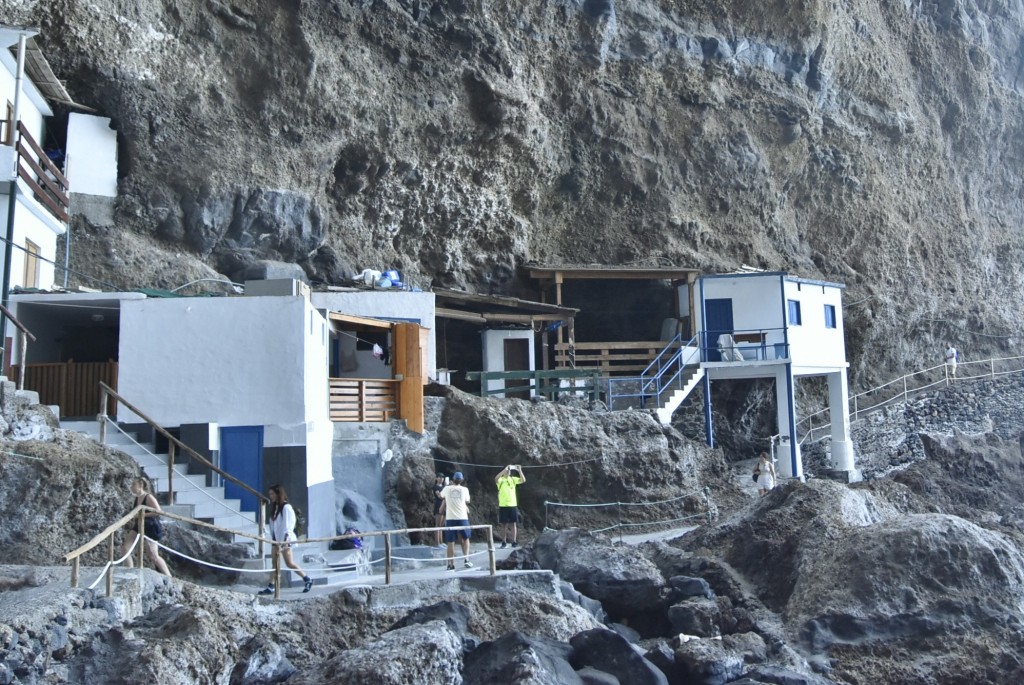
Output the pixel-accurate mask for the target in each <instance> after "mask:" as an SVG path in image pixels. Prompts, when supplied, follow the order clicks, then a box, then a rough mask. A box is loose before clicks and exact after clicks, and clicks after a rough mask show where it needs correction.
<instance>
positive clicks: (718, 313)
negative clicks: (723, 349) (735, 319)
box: [704, 298, 732, 362]
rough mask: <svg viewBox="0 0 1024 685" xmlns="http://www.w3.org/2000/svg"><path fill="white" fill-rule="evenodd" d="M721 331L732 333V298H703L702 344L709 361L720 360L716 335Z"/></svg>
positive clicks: (721, 332)
mask: <svg viewBox="0 0 1024 685" xmlns="http://www.w3.org/2000/svg"><path fill="white" fill-rule="evenodd" d="M723 333H732V300H731V299H729V298H723V299H717V300H704V341H705V342H704V344H705V346H706V349H707V355H708V361H709V362H720V361H722V355H721V354H720V353H719V351H718V336H720V335H722V334H723Z"/></svg>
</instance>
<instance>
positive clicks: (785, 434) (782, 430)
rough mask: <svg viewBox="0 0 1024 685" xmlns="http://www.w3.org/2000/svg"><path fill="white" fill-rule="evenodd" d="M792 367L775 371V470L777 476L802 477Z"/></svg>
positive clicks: (787, 366)
mask: <svg viewBox="0 0 1024 685" xmlns="http://www.w3.org/2000/svg"><path fill="white" fill-rule="evenodd" d="M794 385H795V383H794V379H793V367H792V365H790V364H786V365H785V366H784V367H783V368H782V369H780V370H779V371H777V372H776V373H775V410H776V415H777V417H778V422H779V435H780V436H781V437H780V438H779V446H778V449H777V450H776V452H775V454H776V456H777V458H778V463H777V464H776V465H775V470H776V472H777V473H778V474H779V478H797V479H799V480H800V481H803V479H804V467H803V461H802V458H801V456H800V443H799V442H797V440H796V398H795V395H794V390H795V387H794Z"/></svg>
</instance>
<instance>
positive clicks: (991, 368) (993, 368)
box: [988, 359, 996, 378]
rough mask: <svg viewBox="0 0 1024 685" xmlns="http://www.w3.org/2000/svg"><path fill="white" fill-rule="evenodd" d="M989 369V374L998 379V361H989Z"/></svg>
mask: <svg viewBox="0 0 1024 685" xmlns="http://www.w3.org/2000/svg"><path fill="white" fill-rule="evenodd" d="M988 369H989V373H990V374H991V375H992V378H995V377H996V360H995V359H989V360H988Z"/></svg>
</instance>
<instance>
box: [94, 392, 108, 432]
mask: <svg viewBox="0 0 1024 685" xmlns="http://www.w3.org/2000/svg"><path fill="white" fill-rule="evenodd" d="M96 420H97V421H99V422H100V444H101V445H106V444H107V389H106V388H104V387H103V386H102V385H100V413H99V414H97V415H96Z"/></svg>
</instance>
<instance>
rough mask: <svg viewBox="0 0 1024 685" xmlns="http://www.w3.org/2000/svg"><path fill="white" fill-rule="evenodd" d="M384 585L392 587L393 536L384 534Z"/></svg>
mask: <svg viewBox="0 0 1024 685" xmlns="http://www.w3.org/2000/svg"><path fill="white" fill-rule="evenodd" d="M384 584H385V585H391V536H390V535H388V534H387V533H385V534H384Z"/></svg>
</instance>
